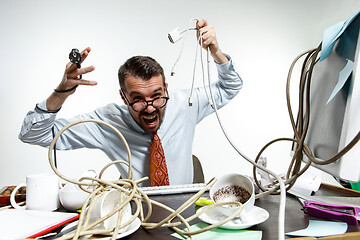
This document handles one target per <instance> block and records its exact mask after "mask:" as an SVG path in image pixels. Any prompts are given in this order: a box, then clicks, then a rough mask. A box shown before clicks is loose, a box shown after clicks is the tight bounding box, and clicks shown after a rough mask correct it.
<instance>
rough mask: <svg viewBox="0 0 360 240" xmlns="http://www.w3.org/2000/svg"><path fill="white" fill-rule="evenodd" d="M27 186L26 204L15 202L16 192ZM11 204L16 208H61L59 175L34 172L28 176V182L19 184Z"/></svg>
mask: <svg viewBox="0 0 360 240" xmlns="http://www.w3.org/2000/svg"><path fill="white" fill-rule="evenodd" d="M23 186H26V205H25V206H20V205H18V204H17V203H16V202H15V193H16V191H17V190H18V189H19V188H20V187H23ZM10 202H11V205H12V206H13V207H14V208H16V209H27V210H43V211H54V210H56V209H58V208H59V206H60V201H59V177H58V176H57V175H55V174H45V173H41V174H34V175H29V176H27V177H26V184H25V183H21V184H19V185H18V186H17V187H16V188H15V189H14V190H13V191H12V193H11V196H10Z"/></svg>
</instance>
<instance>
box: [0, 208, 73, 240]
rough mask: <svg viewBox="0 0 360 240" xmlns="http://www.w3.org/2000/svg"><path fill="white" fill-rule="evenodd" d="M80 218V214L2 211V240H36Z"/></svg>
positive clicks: (0, 217) (0, 220)
mask: <svg viewBox="0 0 360 240" xmlns="http://www.w3.org/2000/svg"><path fill="white" fill-rule="evenodd" d="M78 218H79V214H78V213H65V212H47V211H36V210H20V209H6V210H2V211H0V223H1V224H0V240H12V239H24V238H36V237H38V236H41V235H43V234H45V233H48V232H50V231H51V230H54V229H56V228H58V227H60V226H62V225H64V224H66V223H69V222H71V221H74V220H76V219H78Z"/></svg>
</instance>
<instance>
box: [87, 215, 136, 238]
mask: <svg viewBox="0 0 360 240" xmlns="http://www.w3.org/2000/svg"><path fill="white" fill-rule="evenodd" d="M140 225H141V221H140V219H139V218H135V220H134V221H132V223H130V225H129V228H128V230H127V231H126V232H123V233H120V234H119V235H117V236H116V239H120V238H123V237H126V236H128V235H130V234H132V233H134V232H135V231H136V230H138V228H139V227H140ZM88 239H89V240H90V239H101V240H110V239H111V237H110V236H106V237H104V236H99V235H97V236H91V237H90V238H88Z"/></svg>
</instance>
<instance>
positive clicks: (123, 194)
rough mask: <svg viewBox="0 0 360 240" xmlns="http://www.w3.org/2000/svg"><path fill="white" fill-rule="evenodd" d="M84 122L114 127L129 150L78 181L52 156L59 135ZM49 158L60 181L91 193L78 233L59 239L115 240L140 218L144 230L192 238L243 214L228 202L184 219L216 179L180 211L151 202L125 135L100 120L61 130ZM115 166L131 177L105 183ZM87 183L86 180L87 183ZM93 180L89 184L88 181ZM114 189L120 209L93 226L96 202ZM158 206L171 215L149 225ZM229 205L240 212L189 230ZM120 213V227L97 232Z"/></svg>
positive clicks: (182, 206) (237, 203)
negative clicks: (128, 209)
mask: <svg viewBox="0 0 360 240" xmlns="http://www.w3.org/2000/svg"><path fill="white" fill-rule="evenodd" d="M85 122H94V123H97V124H102V125H105V126H107V127H109V128H111V129H112V130H113V131H114V132H115V133H116V134H117V135H118V136H119V137H120V138H121V140H122V142H123V143H124V145H125V147H126V150H127V154H128V161H127V162H126V161H123V160H118V161H113V162H111V163H109V164H107V165H106V166H105V167H104V168H103V169H102V170H101V172H100V174H99V177H98V178H92V177H84V178H82V179H80V180H75V179H71V178H69V177H67V176H65V175H63V174H62V173H60V172H59V170H58V169H57V168H56V167H55V165H54V162H53V155H52V150H53V148H54V146H55V143H56V141H57V140H58V138H59V137H60V135H61V134H62V133H63V132H64V131H66V130H67V129H68V128H70V127H72V126H74V125H77V124H81V123H85ZM48 158H49V163H50V166H51V168H52V169H53V171H54V172H55V174H57V175H58V176H59V177H60V178H62V179H64V180H66V181H68V182H70V183H73V184H77V185H79V187H80V188H81V189H82V190H83V191H87V192H89V193H90V195H89V197H88V198H87V200H86V201H85V203H84V204H83V206H82V209H81V215H80V218H79V223H78V227H77V229H76V232H75V233H69V234H67V235H64V236H62V237H61V238H58V239H79V237H81V236H86V235H93V234H101V235H112V239H116V237H117V235H118V233H119V230H120V229H122V228H124V227H126V226H128V225H129V224H131V223H132V222H133V221H134V220H135V219H136V218H137V217H139V218H140V220H141V225H142V226H143V227H144V228H145V229H149V230H150V229H155V228H159V227H169V228H172V229H173V230H174V231H176V232H177V233H179V234H181V235H183V236H188V237H189V238H191V235H195V234H199V233H202V232H205V231H208V230H210V229H213V228H216V227H218V226H221V225H223V224H225V223H227V222H228V221H230V220H232V219H234V218H235V217H236V216H238V215H239V214H240V212H241V211H242V204H241V203H240V202H226V203H216V204H213V205H210V206H207V207H204V208H202V209H200V210H199V211H197V213H196V214H194V215H193V216H191V217H189V218H186V219H185V218H184V217H182V216H181V213H182V212H183V211H184V210H186V209H187V208H188V207H190V206H192V205H193V203H194V202H195V201H196V200H197V199H198V198H200V197H201V196H202V195H203V194H204V192H205V191H206V190H208V189H209V188H210V187H211V186H212V185H213V184H214V183H215V182H216V181H217V179H216V178H213V179H212V180H210V182H209V183H208V184H207V185H206V186H205V187H204V188H203V189H202V190H200V191H199V192H197V193H196V194H194V195H193V196H192V197H191V198H190V199H188V200H187V201H186V202H185V203H183V204H182V205H181V206H180V207H179V208H178V209H176V210H173V209H171V208H170V207H168V206H166V205H164V204H162V203H159V202H157V201H155V200H152V199H149V197H148V196H147V195H146V194H145V193H144V192H143V191H142V190H141V189H140V188H139V187H138V186H137V185H138V184H139V183H141V182H143V181H145V180H147V179H148V178H147V177H144V178H141V179H139V180H134V179H133V170H132V164H131V153H130V149H129V146H128V144H127V142H126V139H125V138H124V136H123V135H122V134H121V132H120V131H118V130H117V129H116V128H114V127H113V126H112V125H110V124H108V123H106V122H103V121H100V120H96V119H82V120H78V121H75V122H73V123H70V124H68V125H67V126H65V127H64V128H63V129H61V130H60V131H59V132H58V133H57V134H56V136H55V137H54V139H53V140H52V142H51V144H50V146H49V151H48ZM112 164H125V165H127V166H128V178H127V179H118V180H112V181H105V180H103V179H101V177H102V175H103V173H104V171H105V170H106V169H107V168H108V167H109V166H111V165H112ZM84 180H87V181H86V182H85V181H84ZM89 180H90V181H89ZM84 186H92V188H91V189H92V190H91V191H90V190H89V189H86V188H84ZM112 189H116V190H117V191H119V192H120V199H119V206H118V207H116V208H115V209H113V210H112V211H111V212H110V213H109V214H107V215H106V216H104V217H102V218H100V219H98V220H96V221H95V222H92V223H90V216H91V212H92V211H93V208H94V205H95V203H96V201H97V200H98V199H99V198H100V197H101V196H102V195H103V194H105V193H106V192H107V191H110V190H112ZM131 201H133V202H134V203H135V205H136V211H135V213H134V214H133V215H132V217H131V218H130V219H129V220H128V221H126V222H124V223H123V224H122V223H121V219H122V210H123V208H124V206H126V205H127V204H128V203H130V202H131ZM143 201H145V203H146V204H147V215H146V217H144V210H143V205H142V202H143ZM153 204H154V205H156V206H159V207H161V208H163V209H165V210H167V211H168V212H170V214H169V215H168V216H167V217H165V218H164V219H163V220H161V221H160V222H158V223H150V222H148V219H149V218H150V217H151V214H152V205H153ZM227 204H235V205H237V206H238V208H237V210H236V211H234V213H233V214H232V215H230V216H228V217H226V218H225V219H223V220H222V221H219V222H218V223H216V224H212V225H209V226H207V227H206V228H203V229H201V230H198V231H190V224H189V221H192V220H193V219H195V218H197V217H198V216H200V215H201V214H203V213H204V212H206V211H209V210H210V209H212V208H215V207H218V206H222V205H227ZM116 213H119V214H118V219H117V224H116V227H115V228H111V229H96V226H97V225H98V224H100V223H101V222H103V221H105V220H106V219H108V218H109V217H111V216H113V215H114V214H116ZM175 218H178V219H179V221H178V222H172V221H173V220H174V219H175ZM182 224H183V225H185V227H186V228H187V231H184V230H181V229H179V228H178V227H177V226H179V225H182Z"/></svg>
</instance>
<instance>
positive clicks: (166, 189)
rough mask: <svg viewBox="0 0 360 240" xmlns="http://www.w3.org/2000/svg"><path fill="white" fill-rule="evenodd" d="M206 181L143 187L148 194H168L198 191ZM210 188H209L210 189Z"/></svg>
mask: <svg viewBox="0 0 360 240" xmlns="http://www.w3.org/2000/svg"><path fill="white" fill-rule="evenodd" d="M205 186H206V183H192V184H182V185H168V186H156V187H141V189H142V190H143V191H144V192H145V193H146V194H147V195H148V196H151V195H167V194H177V193H192V192H193V193H196V192H198V191H200V190H201V189H203V188H204V187H205ZM208 190H209V189H208Z"/></svg>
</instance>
